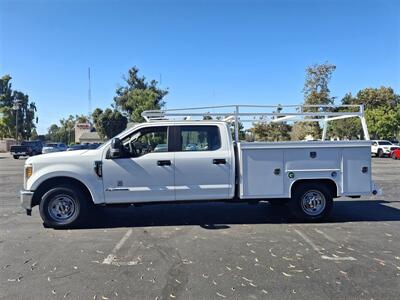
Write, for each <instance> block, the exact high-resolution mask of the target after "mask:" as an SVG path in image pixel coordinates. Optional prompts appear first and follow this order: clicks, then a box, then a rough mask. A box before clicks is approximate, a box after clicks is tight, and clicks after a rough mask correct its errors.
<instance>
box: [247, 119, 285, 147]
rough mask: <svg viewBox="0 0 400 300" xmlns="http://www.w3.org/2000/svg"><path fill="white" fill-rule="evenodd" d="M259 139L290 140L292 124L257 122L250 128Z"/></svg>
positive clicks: (271, 140)
mask: <svg viewBox="0 0 400 300" xmlns="http://www.w3.org/2000/svg"><path fill="white" fill-rule="evenodd" d="M250 130H251V132H252V133H253V134H254V137H255V139H256V140H258V141H268V142H278V141H289V140H290V131H291V126H290V125H288V124H286V123H268V124H267V123H257V124H255V125H254V127H253V128H251V129H250Z"/></svg>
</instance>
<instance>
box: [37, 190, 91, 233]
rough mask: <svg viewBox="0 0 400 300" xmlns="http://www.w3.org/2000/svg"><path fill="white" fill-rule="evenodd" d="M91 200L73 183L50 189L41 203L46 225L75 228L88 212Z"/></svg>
mask: <svg viewBox="0 0 400 300" xmlns="http://www.w3.org/2000/svg"><path fill="white" fill-rule="evenodd" d="M89 201H90V199H86V197H85V194H84V193H83V191H82V190H81V189H80V188H79V187H77V186H74V185H71V184H63V185H59V186H55V187H53V188H51V189H49V190H48V191H47V192H46V193H45V194H44V195H43V197H42V200H41V201H40V204H39V211H40V216H41V217H42V220H43V223H44V226H45V227H52V228H73V227H76V226H77V225H80V224H81V223H82V220H83V218H84V216H85V215H86V214H87V212H88V207H89ZM60 206H61V207H60ZM65 208H67V209H65ZM68 208H69V209H68Z"/></svg>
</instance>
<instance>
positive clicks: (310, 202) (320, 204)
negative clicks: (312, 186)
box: [301, 190, 326, 216]
mask: <svg viewBox="0 0 400 300" xmlns="http://www.w3.org/2000/svg"><path fill="white" fill-rule="evenodd" d="M325 206H326V199H325V196H324V194H322V193H321V192H320V191H317V190H311V191H308V192H306V193H305V194H304V195H303V197H301V208H302V209H303V211H304V212H305V213H306V214H307V215H309V216H317V215H319V214H320V213H322V212H323V211H324V209H325Z"/></svg>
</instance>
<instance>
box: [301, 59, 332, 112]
mask: <svg viewBox="0 0 400 300" xmlns="http://www.w3.org/2000/svg"><path fill="white" fill-rule="evenodd" d="M335 70H336V66H335V65H332V64H328V63H324V64H320V65H318V64H315V65H312V66H309V67H307V68H306V82H305V84H304V88H303V93H304V104H308V105H318V104H332V103H333V102H334V98H333V97H331V96H330V90H329V88H328V84H329V82H330V80H331V78H332V73H333V72H334V71H335Z"/></svg>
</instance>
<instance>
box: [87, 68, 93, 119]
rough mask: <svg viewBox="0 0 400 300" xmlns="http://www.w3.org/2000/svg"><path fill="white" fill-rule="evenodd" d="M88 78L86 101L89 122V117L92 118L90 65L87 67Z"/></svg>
mask: <svg viewBox="0 0 400 300" xmlns="http://www.w3.org/2000/svg"><path fill="white" fill-rule="evenodd" d="M88 79H89V89H88V102H89V107H88V109H89V112H88V119H89V123H90V119H91V118H92V89H91V86H90V67H89V69H88Z"/></svg>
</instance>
